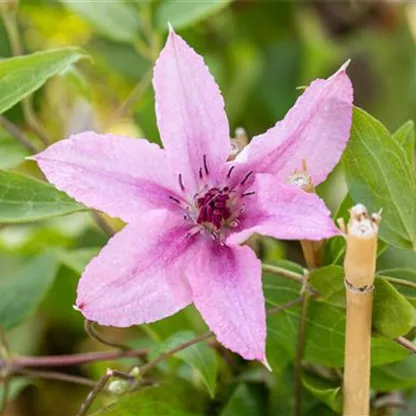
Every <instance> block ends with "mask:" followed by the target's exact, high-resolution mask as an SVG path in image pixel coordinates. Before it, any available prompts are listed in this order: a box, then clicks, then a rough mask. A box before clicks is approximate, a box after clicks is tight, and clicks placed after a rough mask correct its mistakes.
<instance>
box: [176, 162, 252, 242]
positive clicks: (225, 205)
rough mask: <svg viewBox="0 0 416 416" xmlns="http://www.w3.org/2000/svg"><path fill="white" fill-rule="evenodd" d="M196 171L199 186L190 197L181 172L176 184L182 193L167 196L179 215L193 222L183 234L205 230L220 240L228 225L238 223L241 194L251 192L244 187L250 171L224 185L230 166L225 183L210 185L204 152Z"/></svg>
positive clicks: (242, 207) (249, 180) (229, 174)
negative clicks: (181, 212) (233, 182)
mask: <svg viewBox="0 0 416 416" xmlns="http://www.w3.org/2000/svg"><path fill="white" fill-rule="evenodd" d="M201 162H202V163H201V167H200V169H199V171H198V173H199V179H200V190H199V192H198V193H197V194H195V195H194V196H193V198H192V197H190V195H189V193H188V190H187V188H186V183H185V182H186V181H184V178H183V177H182V174H179V175H178V185H179V189H180V191H181V192H182V194H183V196H181V195H179V194H177V195H176V196H173V195H170V196H169V199H170V200H171V201H172V202H173V203H174V204H177V205H178V206H179V207H180V209H182V210H183V218H184V220H185V221H189V222H190V223H192V224H193V225H194V227H193V228H191V230H190V231H189V232H188V234H187V237H191V236H194V235H196V234H199V233H201V232H203V231H206V232H207V233H208V234H209V235H210V236H211V237H213V238H214V239H215V240H219V241H220V243H224V241H225V239H226V237H227V235H228V233H229V231H230V229H231V228H236V227H238V226H239V224H240V220H239V217H240V215H241V214H242V213H243V212H244V211H245V206H246V202H245V198H246V197H248V196H249V195H254V194H255V192H250V191H247V188H248V187H250V186H251V183H252V182H251V179H252V175H253V171H249V172H247V173H246V175H245V176H244V177H243V178H242V180H241V181H240V182H239V183H237V184H234V185H233V186H232V187H231V186H229V185H227V182H228V181H229V180H230V178H231V176H232V174H233V170H234V168H235V166H232V167H231V168H230V169H229V171H228V173H227V175H226V178H225V181H224V182H225V183H222V184H221V185H217V186H213V184H212V182H211V181H210V180H209V169H208V163H207V158H206V156H205V155H204V156H203V159H202V161H201ZM207 189H208V190H207Z"/></svg>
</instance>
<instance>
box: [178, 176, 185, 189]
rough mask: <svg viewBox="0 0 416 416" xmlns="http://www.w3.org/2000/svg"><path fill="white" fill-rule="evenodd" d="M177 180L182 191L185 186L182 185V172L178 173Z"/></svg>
mask: <svg viewBox="0 0 416 416" xmlns="http://www.w3.org/2000/svg"><path fill="white" fill-rule="evenodd" d="M178 180H179V186H180V187H181V189H182V191H184V190H185V186H184V185H183V182H182V173H180V174H179V176H178Z"/></svg>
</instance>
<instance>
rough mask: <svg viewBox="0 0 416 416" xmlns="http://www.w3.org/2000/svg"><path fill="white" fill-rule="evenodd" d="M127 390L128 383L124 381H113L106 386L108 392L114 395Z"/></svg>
mask: <svg viewBox="0 0 416 416" xmlns="http://www.w3.org/2000/svg"><path fill="white" fill-rule="evenodd" d="M128 388H129V383H128V381H126V380H113V381H111V382H110V383H109V385H108V391H109V392H111V393H114V394H123V393H125V392H126V391H127V390H128Z"/></svg>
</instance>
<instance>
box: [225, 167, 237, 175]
mask: <svg viewBox="0 0 416 416" xmlns="http://www.w3.org/2000/svg"><path fill="white" fill-rule="evenodd" d="M234 168H235V166H231V168H230V170H229V171H228V173H227V178H229V177H230V176H231V173H232V171H233V170H234Z"/></svg>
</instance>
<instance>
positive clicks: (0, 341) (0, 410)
mask: <svg viewBox="0 0 416 416" xmlns="http://www.w3.org/2000/svg"><path fill="white" fill-rule="evenodd" d="M0 356H1V357H4V358H5V365H4V367H3V368H1V367H0V369H2V374H1V375H2V378H3V397H2V400H1V403H0V416H3V414H4V412H5V411H6V407H7V405H8V402H9V381H10V348H9V343H8V341H7V338H6V334H5V332H4V330H3V328H2V327H0Z"/></svg>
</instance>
